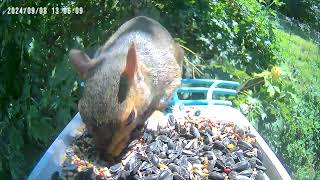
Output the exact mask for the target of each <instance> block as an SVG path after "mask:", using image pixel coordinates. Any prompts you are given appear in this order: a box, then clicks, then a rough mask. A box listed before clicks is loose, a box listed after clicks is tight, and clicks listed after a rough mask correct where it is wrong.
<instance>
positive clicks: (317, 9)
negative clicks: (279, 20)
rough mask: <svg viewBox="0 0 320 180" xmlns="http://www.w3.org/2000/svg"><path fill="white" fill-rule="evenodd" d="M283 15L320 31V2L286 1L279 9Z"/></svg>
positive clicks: (317, 0) (304, 0)
mask: <svg viewBox="0 0 320 180" xmlns="http://www.w3.org/2000/svg"><path fill="white" fill-rule="evenodd" d="M279 11H280V12H282V13H283V14H285V15H287V16H289V17H292V18H295V19H298V20H300V21H302V22H304V23H306V24H308V25H309V26H311V27H312V28H314V29H317V30H318V31H319V29H320V1H319V0H312V1H308V0H284V1H283V5H282V6H280V7H279Z"/></svg>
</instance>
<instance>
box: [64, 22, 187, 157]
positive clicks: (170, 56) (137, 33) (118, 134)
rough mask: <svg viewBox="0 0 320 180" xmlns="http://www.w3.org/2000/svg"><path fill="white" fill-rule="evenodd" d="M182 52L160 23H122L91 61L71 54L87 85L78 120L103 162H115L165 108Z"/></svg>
mask: <svg viewBox="0 0 320 180" xmlns="http://www.w3.org/2000/svg"><path fill="white" fill-rule="evenodd" d="M183 58H184V52H183V50H182V49H181V48H180V46H179V45H178V44H177V43H176V42H175V41H174V40H173V38H172V37H171V35H170V34H169V32H168V31H167V30H166V29H165V28H164V27H163V26H162V25H161V24H160V23H158V22H156V21H155V20H153V19H150V18H148V17H144V16H139V17H135V18H133V19H131V20H129V21H127V22H125V23H124V24H123V25H122V26H120V28H119V29H118V30H117V31H116V32H115V33H114V34H113V35H112V36H111V37H110V38H109V40H108V41H107V42H106V43H105V44H104V45H103V46H102V47H100V48H99V50H98V51H97V53H96V55H95V57H94V58H93V59H90V58H89V57H88V56H87V55H86V54H85V53H84V52H82V51H80V50H75V49H72V50H70V52H69V59H70V62H71V64H72V66H73V67H74V69H75V70H76V71H77V72H78V73H79V75H80V76H81V77H82V78H83V79H85V81H86V85H85V88H84V90H83V94H82V97H81V99H80V101H79V104H78V109H79V111H80V115H81V118H82V120H83V122H84V123H85V124H86V127H87V129H88V131H89V133H90V134H91V135H92V137H93V140H94V142H95V144H96V147H97V149H98V150H99V151H100V152H101V153H102V154H103V156H104V157H108V156H109V157H116V156H118V155H119V154H120V153H121V152H122V150H123V149H124V148H125V147H126V146H127V144H128V140H129V139H130V133H131V132H132V131H133V130H134V129H135V128H136V127H137V126H141V125H143V124H144V123H145V121H146V119H148V117H150V116H151V115H152V113H154V112H155V111H156V110H159V111H162V110H163V109H164V107H166V105H167V102H168V100H170V98H171V97H172V94H173V92H174V91H175V90H176V88H177V87H178V86H179V85H180V82H181V76H182V64H183Z"/></svg>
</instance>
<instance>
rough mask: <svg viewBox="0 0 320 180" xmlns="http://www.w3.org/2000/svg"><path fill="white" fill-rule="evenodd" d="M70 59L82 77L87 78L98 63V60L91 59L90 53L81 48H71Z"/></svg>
mask: <svg viewBox="0 0 320 180" xmlns="http://www.w3.org/2000/svg"><path fill="white" fill-rule="evenodd" d="M69 59H70V62H71V64H72V66H73V68H74V69H75V70H76V71H77V72H78V73H79V75H80V76H81V78H84V79H85V78H86V76H87V74H88V72H89V71H90V69H92V68H93V67H95V66H96V65H97V64H98V61H95V60H91V59H90V58H89V57H88V55H87V54H86V53H84V52H82V51H80V50H77V49H71V50H70V52H69Z"/></svg>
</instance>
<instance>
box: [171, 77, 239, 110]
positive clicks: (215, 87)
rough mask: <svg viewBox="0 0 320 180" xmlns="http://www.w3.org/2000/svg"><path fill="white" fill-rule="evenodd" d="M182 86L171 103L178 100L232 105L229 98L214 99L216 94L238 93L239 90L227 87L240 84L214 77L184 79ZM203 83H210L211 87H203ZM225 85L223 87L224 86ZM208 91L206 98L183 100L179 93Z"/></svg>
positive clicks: (201, 103)
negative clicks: (214, 78) (187, 85)
mask: <svg viewBox="0 0 320 180" xmlns="http://www.w3.org/2000/svg"><path fill="white" fill-rule="evenodd" d="M181 82H182V86H181V87H180V88H179V89H178V90H177V91H176V92H175V93H174V95H173V99H172V102H171V103H170V104H176V103H178V102H180V103H183V104H184V105H225V106H232V102H231V101H227V100H214V99H213V96H214V95H236V94H237V93H238V92H237V91H236V90H234V89H228V88H226V87H238V86H240V84H239V83H238V82H234V81H223V80H213V79H182V81H181ZM184 84H193V85H197V87H183V85H184ZM201 84H206V85H210V86H209V87H203V86H201ZM222 87H223V88H222ZM181 92H184V93H207V95H206V96H207V99H205V100H199V99H195V100H183V99H179V97H178V93H181Z"/></svg>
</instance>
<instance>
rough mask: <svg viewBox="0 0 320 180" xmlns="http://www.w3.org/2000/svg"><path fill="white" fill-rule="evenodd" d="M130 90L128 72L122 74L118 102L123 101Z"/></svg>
mask: <svg viewBox="0 0 320 180" xmlns="http://www.w3.org/2000/svg"><path fill="white" fill-rule="evenodd" d="M128 90H129V79H128V76H127V75H126V74H124V73H123V74H121V76H120V83H119V91H118V102H119V103H122V102H123V101H124V100H125V99H126V97H127V94H128Z"/></svg>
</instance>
